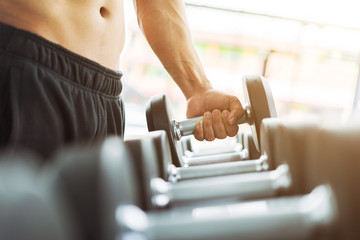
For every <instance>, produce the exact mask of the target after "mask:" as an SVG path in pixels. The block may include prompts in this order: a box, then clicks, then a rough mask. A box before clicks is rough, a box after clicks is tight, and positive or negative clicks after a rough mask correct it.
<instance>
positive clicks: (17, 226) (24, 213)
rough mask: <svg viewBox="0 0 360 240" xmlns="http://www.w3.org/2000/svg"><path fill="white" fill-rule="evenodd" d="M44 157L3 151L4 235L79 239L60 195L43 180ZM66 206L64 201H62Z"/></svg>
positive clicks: (7, 238) (4, 239)
mask: <svg viewBox="0 0 360 240" xmlns="http://www.w3.org/2000/svg"><path fill="white" fill-rule="evenodd" d="M42 180H43V179H42V171H41V169H40V160H38V159H37V158H36V157H35V155H32V154H30V153H25V152H22V153H18V152H15V153H14V152H12V153H11V154H10V153H4V152H2V154H1V155H0V182H1V183H0V239H1V240H15V239H16V240H48V239H54V240H79V239H82V238H80V237H79V236H78V235H76V233H75V231H73V230H74V229H73V228H72V226H71V219H68V218H66V213H67V211H66V209H65V208H61V207H59V205H60V204H58V203H59V202H60V199H58V198H56V197H54V196H53V195H52V194H50V192H49V191H47V190H48V189H47V188H46V187H45V184H44V182H43V181H42ZM62 206H63V205H62Z"/></svg>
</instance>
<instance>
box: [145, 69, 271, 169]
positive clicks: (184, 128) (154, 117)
mask: <svg viewBox="0 0 360 240" xmlns="http://www.w3.org/2000/svg"><path fill="white" fill-rule="evenodd" d="M243 89H244V96H245V103H246V104H245V108H244V109H245V112H244V115H243V117H242V118H241V119H240V120H239V121H238V124H242V123H248V124H250V126H251V129H252V137H253V138H254V143H255V146H256V149H257V150H258V152H260V142H259V140H260V125H261V121H262V120H263V119H264V118H270V117H276V109H275V103H274V99H273V97H272V94H271V90H270V87H269V84H268V82H267V81H266V79H265V78H264V77H261V76H260V75H246V76H244V78H243ZM201 119H202V117H198V118H193V119H187V120H184V121H181V122H178V121H175V120H173V119H172V114H171V108H170V106H169V103H168V100H167V98H166V96H165V95H164V94H160V95H156V96H153V97H151V98H150V99H149V101H148V103H147V106H146V120H147V126H148V130H149V131H155V130H165V131H166V133H167V135H168V138H169V142H170V147H171V154H172V159H173V162H174V165H175V166H176V167H180V166H181V165H182V156H181V149H180V148H181V146H180V144H179V143H178V140H179V139H180V138H181V137H182V136H187V135H191V134H192V133H193V131H194V129H195V125H196V122H197V121H199V120H201Z"/></svg>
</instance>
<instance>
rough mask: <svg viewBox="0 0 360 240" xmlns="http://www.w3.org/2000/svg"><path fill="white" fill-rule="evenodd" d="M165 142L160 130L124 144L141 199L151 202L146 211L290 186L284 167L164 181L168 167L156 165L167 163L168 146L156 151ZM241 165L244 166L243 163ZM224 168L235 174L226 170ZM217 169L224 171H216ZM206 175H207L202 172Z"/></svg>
mask: <svg viewBox="0 0 360 240" xmlns="http://www.w3.org/2000/svg"><path fill="white" fill-rule="evenodd" d="M167 141H168V139H167V137H166V132H165V131H160V130H159V131H154V132H150V133H148V134H146V135H145V136H142V137H139V138H134V139H129V140H127V141H125V145H126V146H127V147H128V149H130V151H131V153H132V154H133V161H134V163H135V166H136V174H135V175H136V176H138V177H139V180H140V181H141V184H140V185H141V186H142V188H143V189H142V192H143V193H144V194H145V195H144V196H143V197H144V198H147V199H150V200H148V201H147V202H148V203H149V206H152V207H149V208H154V207H164V206H168V205H176V206H178V205H184V204H193V203H194V202H198V201H210V200H216V199H232V198H237V199H251V198H257V197H270V196H275V195H277V193H278V191H279V190H280V189H282V188H287V187H289V186H290V183H291V179H290V176H289V174H288V169H287V166H286V165H282V166H279V167H277V168H276V169H275V170H272V171H264V172H255V173H242V174H235V175H226V176H213V177H203V178H199V179H188V180H186V181H180V182H167V181H165V180H164V179H162V177H163V176H164V175H165V174H168V175H169V172H164V170H165V171H166V169H164V168H167V167H168V166H167V165H166V163H165V162H163V164H162V166H160V165H159V164H160V163H159V162H160V161H166V159H167V157H169V155H170V151H169V147H167V148H166V147H165V148H164V149H163V150H162V151H158V148H157V146H158V144H159V142H164V144H165V146H166V144H168V143H167ZM161 155H163V156H161ZM159 159H160V161H159ZM261 163H262V164H266V159H259V163H258V164H261ZM242 166H246V164H243V165H242ZM231 167H234V166H233V165H232V166H231ZM162 168H163V169H162ZM191 168H192V167H191ZM223 168H224V167H223ZM224 169H225V168H224ZM226 169H227V170H228V171H234V170H233V169H230V168H229V167H228V168H226ZM217 170H218V171H219V170H220V171H224V170H221V169H219V168H217ZM238 172H240V173H241V172H244V170H239V169H238ZM205 174H207V173H206V172H205ZM214 175H217V174H214Z"/></svg>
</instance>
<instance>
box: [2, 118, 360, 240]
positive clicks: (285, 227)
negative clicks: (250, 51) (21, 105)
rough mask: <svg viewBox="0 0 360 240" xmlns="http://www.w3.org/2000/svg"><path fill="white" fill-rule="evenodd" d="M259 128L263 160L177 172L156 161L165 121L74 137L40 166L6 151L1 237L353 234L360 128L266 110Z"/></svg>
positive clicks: (340, 236) (303, 236) (320, 236)
mask: <svg viewBox="0 0 360 240" xmlns="http://www.w3.org/2000/svg"><path fill="white" fill-rule="evenodd" d="M261 136H262V138H261V141H262V146H263V147H262V155H261V157H262V158H265V159H266V162H267V163H268V164H269V170H267V171H262V172H252V173H251V172H248V173H238V174H231V175H226V176H217V177H203V178H196V179H188V180H183V181H178V182H169V181H166V180H165V179H163V178H161V176H160V171H159V169H158V161H159V159H161V158H159V154H164V156H166V155H165V154H166V151H169V149H166V147H165V148H164V149H163V150H162V152H158V151H159V150H158V149H157V148H156V144H155V143H156V141H159V140H160V139H166V134H165V132H164V131H156V132H152V133H150V134H148V135H146V136H145V137H143V138H139V139H132V140H128V141H125V142H123V141H122V140H121V139H118V138H110V139H107V140H106V141H105V142H104V143H103V144H101V145H99V146H93V147H91V148H88V147H76V148H75V147H74V148H73V149H68V150H67V151H64V152H62V153H60V154H59V155H58V156H57V158H56V159H55V160H54V164H51V165H50V166H48V167H47V168H45V169H42V170H40V169H39V168H38V167H37V165H36V164H34V162H33V161H31V159H29V157H28V156H26V157H21V156H18V157H17V158H18V159H17V160H16V159H14V158H15V157H14V156H8V157H7V156H3V157H2V161H1V167H0V176H1V185H0V237H1V239H6V240H7V239H19V240H21V239H115V238H116V239H358V238H359V236H360V231H359V229H358V224H359V222H358V220H359V217H360V209H359V207H358V206H359V204H358V201H359V200H360V192H359V190H358V185H357V183H358V182H359V180H360V175H359V174H358V169H359V167H360V166H359V163H358V159H357V156H358V154H359V153H360V150H359V148H358V143H359V140H360V139H359V136H360V129H352V131H347V130H338V129H325V128H322V127H320V126H318V125H317V124H316V123H312V122H310V123H303V122H302V123H296V124H294V123H292V122H288V121H284V120H279V119H267V120H264V125H263V128H262V135H261ZM164 137H165V138H164ZM165 142H166V141H165ZM6 158H9V160H11V161H6ZM245 161H257V160H245ZM189 168H191V167H189ZM159 181H160V182H161V184H159Z"/></svg>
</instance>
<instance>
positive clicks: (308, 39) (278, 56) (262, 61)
mask: <svg viewBox="0 0 360 240" xmlns="http://www.w3.org/2000/svg"><path fill="white" fill-rule="evenodd" d="M132 4H133V3H132V0H125V17H126V23H127V25H126V32H127V33H126V34H127V36H126V37H127V38H126V43H125V49H124V52H123V54H122V56H121V59H120V62H121V68H120V69H121V70H122V71H123V72H124V77H123V84H124V91H123V96H124V98H125V101H126V114H127V116H126V121H127V122H126V125H127V126H126V133H125V134H126V136H128V135H138V134H142V133H144V132H146V131H147V129H146V119H145V104H146V101H147V100H148V99H149V97H151V96H152V95H155V94H158V93H166V94H167V95H168V96H169V98H170V100H171V106H172V109H173V115H174V118H176V119H177V120H184V119H185V111H186V101H185V98H184V97H183V95H182V93H181V91H180V89H179V88H178V87H177V86H176V85H175V83H174V82H173V81H172V80H171V78H170V76H169V75H168V74H167V72H166V71H165V70H164V68H163V67H162V65H161V64H160V62H159V60H158V59H157V58H156V56H155V54H154V53H153V52H152V50H151V48H150V47H149V46H148V44H147V42H146V41H145V39H144V36H143V35H142V33H141V32H140V30H139V28H138V25H137V21H136V16H135V12H134V8H133V5H132ZM185 4H186V11H187V16H188V22H189V25H190V28H191V32H192V36H193V41H194V44H195V46H196V49H197V52H198V54H199V56H200V58H201V60H202V63H203V65H204V68H205V71H206V73H207V76H208V78H209V79H210V80H211V82H212V84H213V86H214V87H215V88H217V89H220V90H223V91H226V92H231V93H233V94H236V95H237V96H238V97H239V98H240V100H241V101H242V102H243V94H242V84H241V79H242V76H243V75H244V74H250V73H260V74H263V75H264V76H265V77H266V78H267V79H268V80H269V83H270V86H271V89H272V92H273V96H274V98H275V104H276V108H277V112H278V116H279V117H299V116H302V115H313V116H315V117H316V118H319V119H320V120H321V121H323V122H325V123H336V124H338V123H342V122H344V121H346V119H348V118H349V116H350V114H351V112H352V111H353V110H354V109H359V99H358V98H359V97H360V94H359V93H358V92H359V91H360V90H359V84H358V82H359V70H360V68H359V66H360V55H359V53H360V15H359V14H358V2H357V1H356V0H342V1H339V0H316V1H313V0H293V1H288V0H272V1H268V0H251V1H248V0H236V1H234V0H221V1H220V0H186V1H185Z"/></svg>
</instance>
